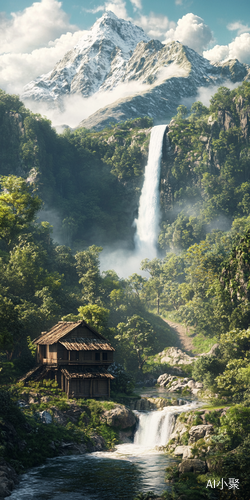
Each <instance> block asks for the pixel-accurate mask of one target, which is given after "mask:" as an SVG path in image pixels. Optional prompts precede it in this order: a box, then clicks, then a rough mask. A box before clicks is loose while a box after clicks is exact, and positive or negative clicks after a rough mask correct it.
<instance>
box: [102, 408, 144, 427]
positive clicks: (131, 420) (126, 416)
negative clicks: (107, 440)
mask: <svg viewBox="0 0 250 500" xmlns="http://www.w3.org/2000/svg"><path fill="white" fill-rule="evenodd" d="M101 421H102V422H106V424H107V425H109V426H110V427H120V429H126V428H127V427H132V426H133V425H135V423H136V417H135V415H134V413H133V412H132V410H130V409H128V408H125V407H124V406H122V405H118V404H117V405H115V408H113V409H112V410H107V411H105V412H104V413H103V414H102V416H101Z"/></svg>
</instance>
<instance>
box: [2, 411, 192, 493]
mask: <svg viewBox="0 0 250 500" xmlns="http://www.w3.org/2000/svg"><path fill="white" fill-rule="evenodd" d="M198 405H199V403H197V402H188V403H187V404H184V405H182V406H175V407H171V406H170V407H166V408H164V409H163V410H161V411H151V412H140V413H139V412H138V415H139V426H138V429H137V431H136V434H135V437H134V443H129V444H120V445H118V446H116V448H115V450H114V451H112V452H95V453H88V454H86V455H72V456H66V457H57V458H53V459H49V460H47V462H46V464H45V465H42V466H40V467H35V468H33V469H31V470H30V471H29V472H28V473H26V474H24V475H23V476H22V479H21V482H20V484H19V485H18V487H17V488H16V489H15V490H14V491H13V492H12V494H11V496H10V497H8V498H9V500H33V499H36V500H133V498H134V497H135V496H136V494H137V493H138V492H139V491H143V492H147V491H154V492H155V493H157V494H160V493H161V492H162V491H163V490H164V489H166V488H167V487H168V486H167V485H166V483H165V469H166V467H167V466H169V465H170V464H171V462H173V458H172V457H170V456H168V455H167V454H165V453H163V452H162V451H160V450H158V449H157V446H163V445H165V444H166V443H167V441H168V439H169V435H170V433H171V431H172V428H173V424H174V414H176V413H181V412H183V411H189V410H190V409H194V408H195V407H197V406H198Z"/></svg>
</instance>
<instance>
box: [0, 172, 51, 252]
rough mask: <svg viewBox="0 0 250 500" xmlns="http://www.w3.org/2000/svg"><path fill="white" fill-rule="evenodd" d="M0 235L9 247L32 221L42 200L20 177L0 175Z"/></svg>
mask: <svg viewBox="0 0 250 500" xmlns="http://www.w3.org/2000/svg"><path fill="white" fill-rule="evenodd" d="M0 183H1V188H2V191H1V194H0V237H1V238H2V239H3V240H4V241H5V242H6V244H7V246H8V247H10V246H11V244H13V242H14V241H16V239H17V237H18V236H19V234H20V233H21V231H23V230H24V229H27V228H28V227H29V225H30V224H31V222H33V221H34V217H35V214H36V213H37V211H38V210H39V208H40V207H41V205H42V201H41V200H40V199H39V197H38V196H37V195H36V194H35V192H34V188H33V187H32V186H31V185H29V184H28V183H27V182H26V181H25V180H24V179H22V178H21V177H16V176H14V175H10V176H8V177H3V176H2V177H1V178H0Z"/></svg>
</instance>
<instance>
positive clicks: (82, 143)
mask: <svg viewBox="0 0 250 500" xmlns="http://www.w3.org/2000/svg"><path fill="white" fill-rule="evenodd" d="M0 105H1V106H0V132H1V133H0V175H11V174H14V175H17V176H22V177H24V178H27V177H29V179H30V180H33V181H35V183H36V186H37V188H38V194H39V196H40V197H41V198H42V200H43V202H44V207H43V208H44V210H45V214H43V215H42V216H41V217H42V218H43V219H45V220H48V221H49V222H53V223H54V225H55V232H56V237H57V240H60V241H62V242H64V243H66V244H67V245H70V246H71V245H73V247H74V248H83V247H87V246H88V245H90V244H94V243H95V244H101V245H104V244H106V245H107V244H112V243H114V242H115V241H117V240H126V241H127V242H128V244H131V242H132V238H133V229H131V226H132V222H133V219H134V214H135V212H136V209H137V204H138V194H139V192H138V188H140V187H141V184H142V178H143V171H144V167H145V164H146V160H147V152H148V143H149V129H148V127H150V126H151V125H152V120H151V119H149V118H145V119H139V120H134V121H128V122H125V123H124V124H122V125H121V126H119V127H118V126H117V127H115V128H114V129H106V130H103V131H102V132H101V133H91V132H90V131H88V130H86V129H80V130H77V131H76V132H73V133H70V132H69V131H67V130H66V131H65V134H63V135H60V136H59V135H57V133H56V132H55V130H54V129H53V128H52V127H51V124H50V122H49V121H48V120H47V119H46V118H42V117H41V116H40V115H34V114H32V113H31V112H30V111H29V110H27V109H26V108H25V107H24V106H23V105H22V103H21V102H20V101H19V99H18V97H17V96H9V95H7V94H5V93H4V92H1V93H0ZM124 146H125V147H124ZM128 184H129V186H128Z"/></svg>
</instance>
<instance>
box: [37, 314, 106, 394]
mask: <svg viewBox="0 0 250 500" xmlns="http://www.w3.org/2000/svg"><path fill="white" fill-rule="evenodd" d="M34 344H37V362H38V367H37V368H38V370H37V377H36V378H37V379H38V378H39V379H41V378H50V379H55V380H56V381H57V383H58V385H59V387H60V388H61V389H62V390H63V391H64V392H66V394H67V396H68V398H73V397H74V398H109V397H110V380H111V379H113V378H114V377H113V376H112V375H111V374H110V373H109V372H108V371H107V368H108V367H109V365H110V364H111V363H113V352H114V350H115V349H114V348H113V347H112V346H111V344H110V342H108V340H106V339H105V338H104V337H103V335H101V334H100V333H98V332H97V331H96V330H95V328H93V327H92V326H90V325H88V324H87V323H86V322H85V321H77V322H73V321H59V323H57V325H55V326H53V327H52V328H51V329H50V330H49V331H48V332H43V333H42V334H41V335H40V337H38V338H37V339H35V340H34Z"/></svg>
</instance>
